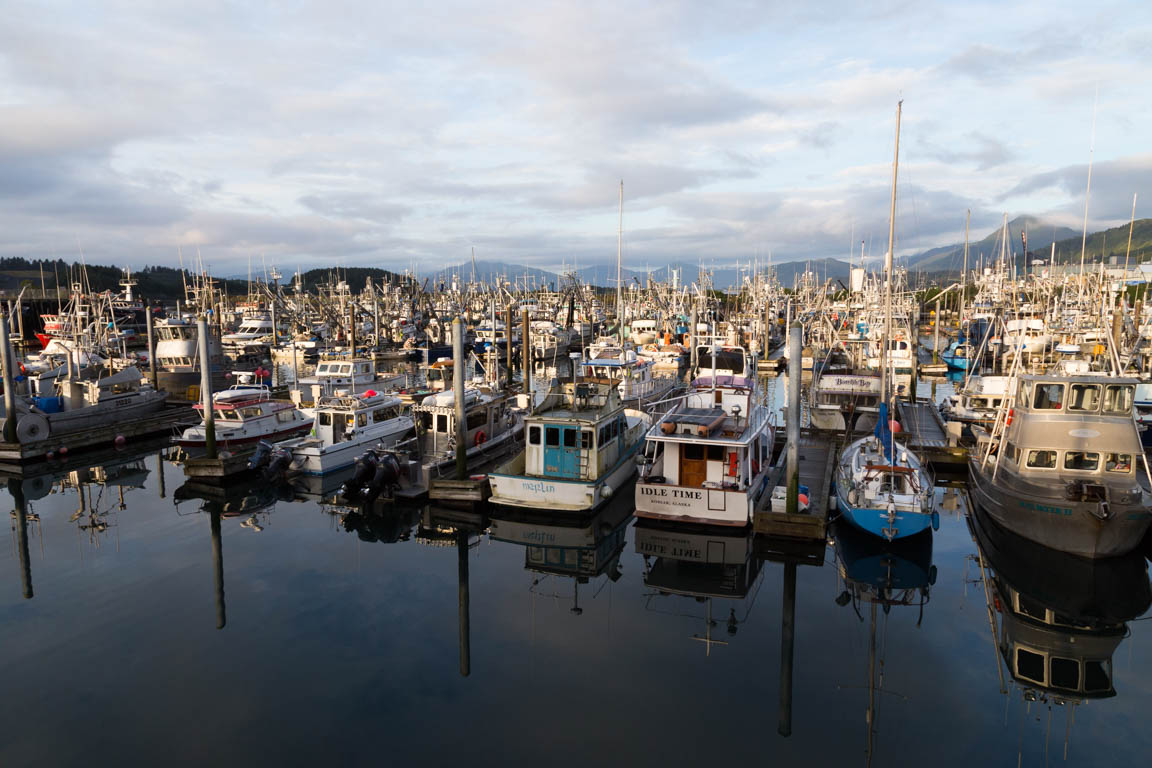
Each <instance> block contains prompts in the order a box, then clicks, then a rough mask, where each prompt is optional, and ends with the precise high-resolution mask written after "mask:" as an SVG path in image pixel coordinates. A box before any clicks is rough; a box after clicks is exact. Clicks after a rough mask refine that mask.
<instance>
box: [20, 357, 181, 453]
mask: <svg viewBox="0 0 1152 768" xmlns="http://www.w3.org/2000/svg"><path fill="white" fill-rule="evenodd" d="M97 374H98V371H97V370H95V369H93V368H86V369H84V370H83V372H82V373H81V374H80V375H72V376H65V377H64V378H60V377H56V378H55V380H54V386H55V391H56V394H55V395H52V396H41V397H22V396H20V395H19V394H17V396H16V413H15V419H16V438H17V440H18V441H19V442H20V443H21V444H23V445H28V444H33V443H37V442H41V441H44V440H48V439H52V440H58V439H62V438H65V437H67V436H68V435H69V434H73V433H75V432H78V431H81V430H87V429H93V428H97V427H105V426H107V427H113V426H115V425H116V424H118V423H129V422H132V421H135V420H138V419H141V418H144V417H145V416H148V415H151V414H153V413H155V412H156V411H158V410H160V409H161V408H162V407H163V406H164V402H165V401H166V400H167V399H168V395H167V393H165V392H157V391H156V390H154V389H152V388H151V387H149V386H147V385H146V383H145V382H144V378H143V376H142V375H141V374H140V371H139V370H138V369H136V368H134V367H128V368H125V369H123V370H121V371H118V372H117V373H114V374H112V375H110V376H100V377H97ZM0 416H4V417H6V418H10V417H11V415H10V414H7V413H3V412H2V411H0Z"/></svg>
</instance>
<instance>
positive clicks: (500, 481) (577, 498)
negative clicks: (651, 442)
mask: <svg viewBox="0 0 1152 768" xmlns="http://www.w3.org/2000/svg"><path fill="white" fill-rule="evenodd" d="M643 444H644V440H643V439H641V440H639V441H638V442H637V443H636V444H635V445H634V446H632V448H631V450H629V451H628V452H627V453H626V454H625V455H624V457H623V458H622V459H620V460H619V461H618V462H616V465H615V466H614V467H613V468H612V469H611V470H610V471H609V472H608V473H607V474H606V475H604V476H603V477H599V478H597V479H596V480H568V479H565V478H553V477H535V476H528V475H511V474H500V473H491V474H489V475H488V482H489V484H490V485H491V487H492V497H491V498H490V499H489V500H488V501H490V502H491V503H493V504H499V505H501V506H506V507H518V508H521V509H549V510H556V511H563V512H572V513H577V514H584V513H588V512H592V511H595V510H597V509H599V508H600V507H601V506H602V505H603V504H605V503H607V501H608V500H609V499H610V498H613V497H614V496H615V495H616V493H617V492H620V491H621V489H622V487H623V486H624V485H625V484H626V483H627V482H628V481H629V480H630V479H631V478H632V476H633V475H634V474H635V473H636V463H635V460H634V457H635V455H636V452H637V451H638V450H639V449H640V446H642V445H643ZM606 488H607V489H611V490H606Z"/></svg>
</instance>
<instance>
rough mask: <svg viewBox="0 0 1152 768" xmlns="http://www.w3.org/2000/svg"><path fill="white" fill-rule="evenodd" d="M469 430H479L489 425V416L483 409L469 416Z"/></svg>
mask: <svg viewBox="0 0 1152 768" xmlns="http://www.w3.org/2000/svg"><path fill="white" fill-rule="evenodd" d="M467 423H468V430H469V431H472V430H473V429H479V428H480V427H483V426H484V425H485V424H487V423H488V414H487V413H486V412H485V411H484V409H483V408H481V409H478V410H475V411H472V413H470V414H468V422H467Z"/></svg>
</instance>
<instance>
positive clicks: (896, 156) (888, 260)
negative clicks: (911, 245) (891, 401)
mask: <svg viewBox="0 0 1152 768" xmlns="http://www.w3.org/2000/svg"><path fill="white" fill-rule="evenodd" d="M903 106H904V100H903V99H901V100H900V101H898V102H896V150H895V152H894V153H893V155H892V203H891V207H890V209H889V211H888V253H887V254H885V256H884V281H885V282H884V338H883V342H882V344H881V346H880V396H881V397H882V398H883V399H884V401H885V402H887V401H888V383H889V382H888V344H889V342H890V340H891V338H892V253H893V251H894V250H895V248H896V173H897V170H898V168H899V165H900V113H901V111H902V109H903Z"/></svg>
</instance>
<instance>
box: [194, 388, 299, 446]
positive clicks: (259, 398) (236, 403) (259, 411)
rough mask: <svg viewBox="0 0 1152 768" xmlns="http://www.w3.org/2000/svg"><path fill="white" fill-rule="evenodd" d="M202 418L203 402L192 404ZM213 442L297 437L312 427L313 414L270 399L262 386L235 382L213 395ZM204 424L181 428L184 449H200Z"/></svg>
mask: <svg viewBox="0 0 1152 768" xmlns="http://www.w3.org/2000/svg"><path fill="white" fill-rule="evenodd" d="M194 407H195V408H196V410H197V411H199V412H200V413H201V418H202V419H203V413H204V405H203V403H197V404H196V405H195V406H194ZM212 415H213V423H214V426H215V434H216V445H218V446H220V447H227V448H234V447H237V446H249V447H250V446H253V445H255V444H256V443H258V442H259V441H261V440H264V441H267V442H270V443H271V442H276V441H278V440H284V439H287V438H290V437H296V436H297V435H300V434H302V433H304V432H307V431H308V430H310V429H311V428H312V423H313V417H312V416H311V415H308V414H306V413H304V412H303V411H301V410H299V409H297V408H296V406H295V404H293V403H291V402H289V401H287V400H273V399H272V392H271V390H269V389H268V387H267V386H265V385H260V384H236V385H233V386H231V387H229V388H228V389H225V390H222V391H220V392H217V393H215V394H214V395H213V396H212ZM207 433H208V432H207V425H206V424H205V423H204V422H203V421H201V423H200V424H198V425H196V426H194V427H189V428H188V429H186V430H184V432H183V434H181V435H180V439H179V440H178V441H177V442H178V443H179V444H180V445H181V446H183V447H185V448H203V447H204V446H205V436H206V435H207Z"/></svg>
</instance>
